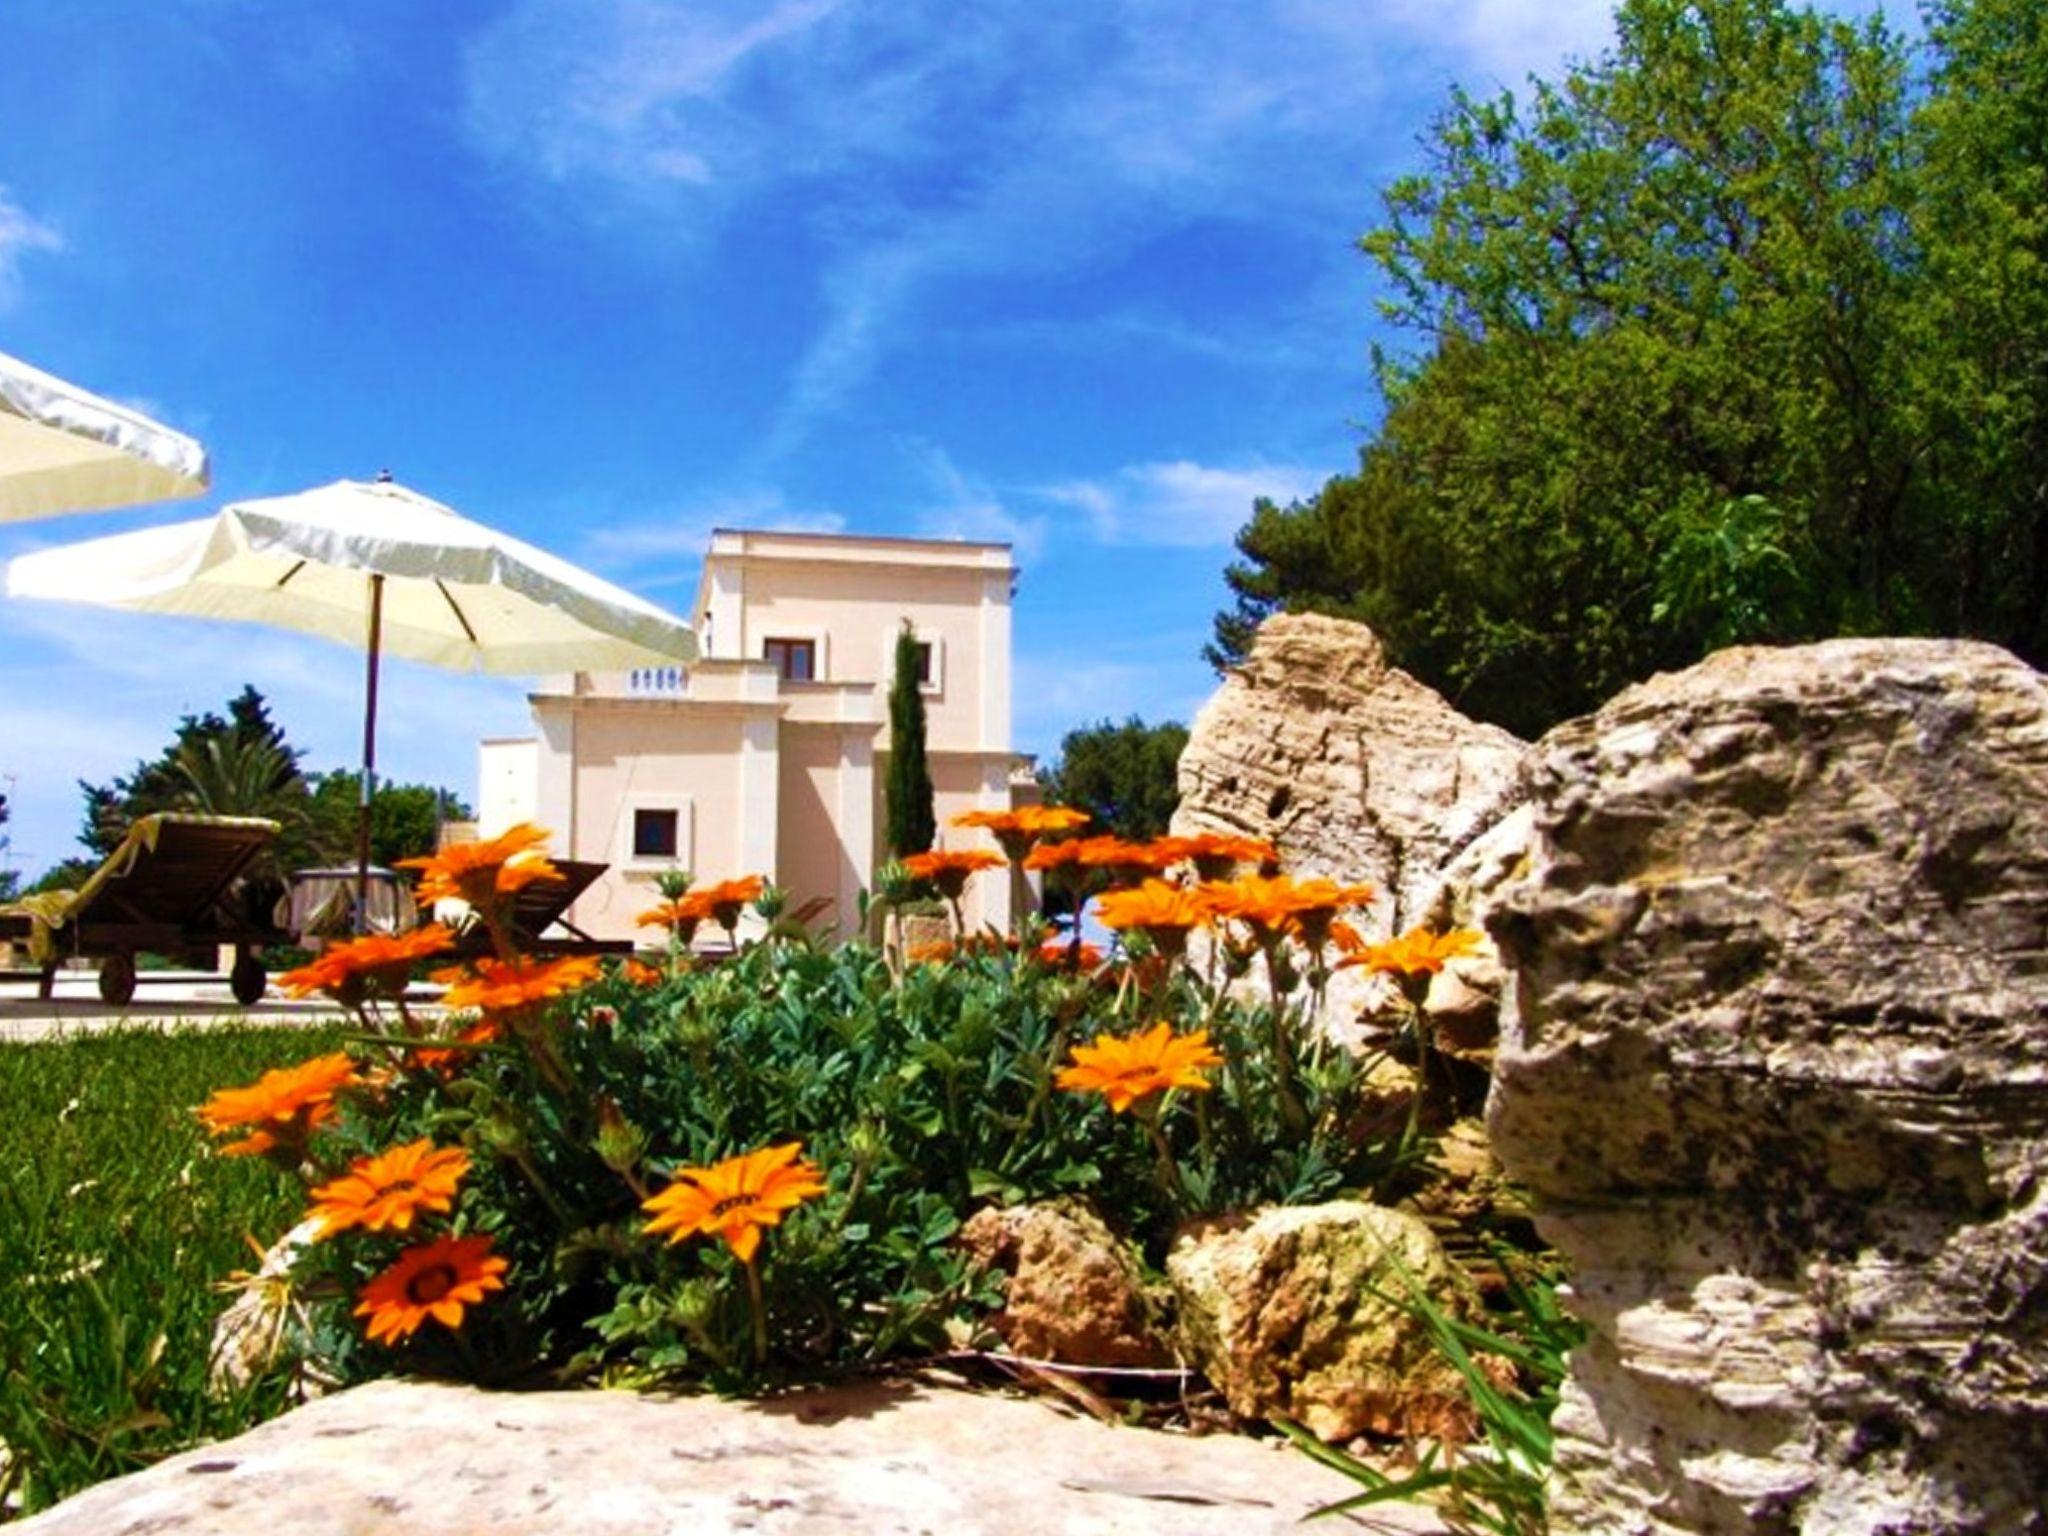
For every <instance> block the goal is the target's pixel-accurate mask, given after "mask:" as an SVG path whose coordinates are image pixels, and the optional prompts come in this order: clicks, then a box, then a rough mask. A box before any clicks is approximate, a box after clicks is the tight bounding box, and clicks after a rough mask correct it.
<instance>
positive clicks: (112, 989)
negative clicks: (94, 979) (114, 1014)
mask: <svg viewBox="0 0 2048 1536" xmlns="http://www.w3.org/2000/svg"><path fill="white" fill-rule="evenodd" d="M134 996H135V957H134V956H133V955H109V956H108V957H107V958H106V959H104V960H102V961H101V962H100V997H101V998H102V999H103V1000H104V1001H106V1002H109V1003H112V1004H113V1005H114V1006H115V1007H116V1008H123V1007H126V1006H127V1004H128V1000H129V999H130V998H132V997H134Z"/></svg>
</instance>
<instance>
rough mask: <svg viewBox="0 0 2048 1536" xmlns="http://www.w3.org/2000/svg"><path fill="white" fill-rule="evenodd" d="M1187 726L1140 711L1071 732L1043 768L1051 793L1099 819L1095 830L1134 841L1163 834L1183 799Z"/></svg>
mask: <svg viewBox="0 0 2048 1536" xmlns="http://www.w3.org/2000/svg"><path fill="white" fill-rule="evenodd" d="M1187 744H1188V730H1187V727H1186V726H1184V725H1182V724H1181V723H1180V722H1179V721H1177V720H1167V721H1162V722H1161V723H1160V724H1158V725H1147V724H1146V723H1145V722H1144V721H1143V720H1141V719H1139V718H1138V717H1137V716H1136V715H1133V716H1131V717H1130V718H1129V719H1128V720H1126V721H1124V722H1123V723H1122V724H1121V725H1119V724H1117V723H1116V722H1114V721H1111V720H1103V721H1099V722H1098V723H1096V724H1094V725H1090V726H1084V727H1082V728H1081V729H1080V730H1077V731H1069V732H1068V733H1067V734H1066V737H1065V738H1064V739H1063V740H1062V741H1061V742H1060V755H1059V759H1058V761H1057V762H1055V763H1053V764H1052V765H1051V766H1050V767H1048V768H1041V769H1040V770H1039V773H1038V781H1039V783H1040V784H1042V785H1043V786H1044V787H1045V794H1046V798H1047V799H1048V800H1050V801H1053V802H1054V803H1056V804H1059V805H1071V806H1076V807H1078V808H1080V809H1081V810H1084V811H1086V812H1088V814H1089V815H1091V816H1093V817H1094V818H1095V830H1100V831H1103V832H1109V833H1113V834H1114V835H1116V836H1118V837H1126V838H1131V839H1134V840H1143V839H1146V838H1153V837H1159V836H1162V835H1164V833H1165V832H1166V829H1167V827H1168V825H1169V824H1170V823H1171V822H1172V820H1173V812H1174V808H1175V807H1176V806H1178V805H1179V804H1180V788H1179V784H1178V782H1177V775H1178V771H1179V767H1180V754H1181V752H1182V750H1183V749H1184V748H1185V747H1186V746H1187Z"/></svg>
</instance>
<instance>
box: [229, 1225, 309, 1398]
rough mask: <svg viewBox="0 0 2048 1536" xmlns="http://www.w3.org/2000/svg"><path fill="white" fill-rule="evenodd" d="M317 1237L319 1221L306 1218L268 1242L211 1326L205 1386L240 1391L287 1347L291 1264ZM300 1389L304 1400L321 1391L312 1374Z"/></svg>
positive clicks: (291, 1311)
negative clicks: (236, 1293) (252, 1270)
mask: <svg viewBox="0 0 2048 1536" xmlns="http://www.w3.org/2000/svg"><path fill="white" fill-rule="evenodd" d="M319 1235H320V1223H319V1222H318V1221H316V1220H313V1219H311V1218H308V1219H307V1220H305V1221H302V1222H300V1223H299V1224H298V1225H297V1226H295V1227H293V1228H292V1229H291V1231H289V1232H287V1233H285V1235H284V1236H283V1237H281V1238H279V1239H278V1240H277V1241H276V1242H275V1243H272V1244H271V1245H270V1248H269V1251H268V1252H266V1253H265V1254H264V1255H263V1262H262V1263H261V1264H259V1265H258V1266H257V1269H256V1273H255V1274H254V1275H252V1276H250V1277H249V1279H248V1281H247V1282H246V1283H245V1284H244V1285H243V1286H242V1292H241V1294H240V1295H239V1296H237V1297H236V1298H235V1299H234V1300H233V1301H232V1302H230V1303H229V1304H228V1307H227V1310H226V1311H224V1312H222V1313H221V1315H220V1317H219V1318H218V1319H217V1320H216V1321H215V1322H214V1325H213V1345H212V1349H211V1351H210V1353H209V1355H208V1367H207V1384H208V1385H209V1386H211V1387H212V1388H213V1390H214V1391H216V1392H222V1393H226V1392H236V1391H239V1390H241V1389H242V1388H244V1387H246V1386H248V1385H249V1383H250V1382H251V1381H253V1380H255V1379H256V1377H257V1376H258V1375H260V1374H261V1373H262V1372H264V1371H266V1370H268V1369H269V1368H270V1367H271V1366H272V1365H274V1364H275V1363H276V1362H277V1359H278V1357H279V1355H280V1354H282V1353H285V1352H287V1351H289V1350H290V1349H291V1347H292V1346H291V1342H290V1338H289V1334H290V1330H291V1325H292V1318H293V1311H294V1301H293V1296H292V1280H291V1271H292V1265H293V1264H294V1263H295V1262H297V1260H298V1257H299V1255H300V1254H301V1253H303V1252H304V1251H305V1250H306V1248H307V1246H308V1245H309V1244H311V1243H313V1242H315V1241H317V1240H318V1238H319ZM303 1386H304V1388H305V1390H306V1395H308V1396H316V1395H318V1393H319V1392H320V1391H322V1390H325V1383H323V1382H322V1381H320V1380H318V1379H317V1378H315V1377H313V1376H307V1377H306V1378H305V1380H304V1382H303Z"/></svg>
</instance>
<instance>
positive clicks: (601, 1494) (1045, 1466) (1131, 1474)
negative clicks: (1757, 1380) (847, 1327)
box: [9, 1381, 1443, 1536]
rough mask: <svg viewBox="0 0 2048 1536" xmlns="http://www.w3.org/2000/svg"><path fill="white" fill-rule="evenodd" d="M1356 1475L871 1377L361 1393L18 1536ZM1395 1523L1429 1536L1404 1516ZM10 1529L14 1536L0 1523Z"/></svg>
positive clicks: (1299, 1483)
mask: <svg viewBox="0 0 2048 1536" xmlns="http://www.w3.org/2000/svg"><path fill="white" fill-rule="evenodd" d="M1357 1491H1358V1489H1357V1485H1356V1484H1355V1483H1352V1482H1350V1481H1349V1480H1347V1479H1346V1478H1344V1477H1342V1476H1340V1475H1338V1474H1337V1473H1334V1472H1331V1471H1329V1470H1328V1469H1327V1468H1324V1467H1320V1466H1317V1465H1316V1464H1315V1463H1313V1462H1311V1461H1309V1460H1308V1459H1307V1458H1306V1457H1304V1456H1301V1455H1300V1454H1298V1453H1297V1452H1294V1451H1292V1450H1289V1449H1285V1448H1281V1447H1276V1446H1274V1445H1272V1444H1260V1443H1258V1442H1255V1441H1252V1440H1248V1439H1243V1438H1240V1437H1237V1436H1230V1435H1212V1436H1206V1437H1203V1438H1200V1439H1197V1438H1193V1437H1190V1436H1185V1435H1169V1434H1164V1433H1161V1432H1159V1431H1156V1430H1144V1429H1127V1428H1111V1427H1108V1426H1106V1425H1102V1424H1098V1423H1096V1422H1094V1421H1093V1420H1087V1419H1079V1418H1074V1417H1068V1416H1064V1415H1061V1414H1059V1413H1057V1412H1055V1411H1053V1410H1052V1409H1051V1408H1048V1407H1046V1406H1044V1405H1043V1404H1040V1403H1035V1402H1023V1401H1018V1400H1016V1399H1010V1398H1000V1397H995V1396H989V1395H978V1394H972V1393H965V1392H958V1391H947V1390H943V1389H933V1388H927V1387H912V1386H908V1385H903V1384H899V1383H891V1382H876V1381H869V1382H865V1383H861V1384H858V1385H854V1386H848V1387H841V1388H834V1389H830V1390H824V1391H812V1392H800V1393H793V1394H790V1395H788V1396H784V1397H778V1398H770V1399H764V1400H760V1401H755V1402H733V1401H725V1400H720V1399H717V1398H712V1397H692V1398H656V1397H641V1396H636V1395H634V1394H631V1393H626V1392H535V1393H491V1392H481V1391H478V1390H476V1389H475V1388H471V1387H456V1386H446V1385H434V1384H429V1383H425V1382H398V1381H386V1382H378V1383H375V1384H373V1385H370V1386H366V1387H357V1388H355V1389H353V1390H352V1391H348V1392H340V1393H336V1394H335V1395H333V1396H332V1397H327V1398H323V1399H321V1400H320V1401H319V1402H317V1403H313V1404H310V1405H308V1406H307V1407H304V1408H300V1409H297V1410H296V1411H294V1412H292V1413H289V1414H287V1415H285V1416H284V1417H283V1418H281V1419H276V1420H273V1421H272V1422H271V1423H269V1424H265V1425H263V1426H261V1427H260V1428H258V1429H254V1430H251V1431H250V1432H249V1433H247V1434H245V1435H240V1436H237V1437H236V1438H235V1439H233V1440H229V1441H225V1442H223V1443H221V1444H218V1445H209V1446H204V1447H202V1448H200V1449H199V1450H196V1451H188V1452H186V1453H185V1454H184V1455H182V1456H175V1457H172V1458H171V1459H170V1460H168V1461H166V1462H163V1463H161V1464H159V1465H157V1466H155V1467H151V1468H150V1469H148V1470H147V1471H143V1472H137V1473H134V1474H132V1475H130V1476H127V1477H122V1478H117V1479H115V1480H114V1481H112V1482H109V1483H102V1484H100V1485H99V1486H98V1487H96V1488H90V1489H87V1490H86V1491H85V1492H83V1493H81V1494H78V1495H76V1496H75V1497H73V1498H71V1499H69V1500H67V1501H66V1502H64V1503H62V1504H60V1505H58V1506H57V1507H56V1508H55V1509H52V1510H49V1511H47V1512H45V1513H44V1514H42V1515H39V1516H37V1517H35V1518H33V1519H31V1520H28V1521H26V1522H25V1523H23V1524H22V1525H21V1526H20V1527H19V1528H18V1529H19V1530H20V1532H21V1536H142V1533H143V1532H148V1533H150V1536H275V1533H279V1532H289V1533H290V1536H475V1533H477V1532H480V1531H488V1532H490V1533H491V1536H563V1533H565V1532H575V1533H577V1536H720V1533H725V1532H741V1531H745V1532H751V1533H755V1536H807V1533H811V1532H818V1531H833V1532H845V1533H847V1536H928V1533H931V1532H938V1531H944V1532H948V1533H958V1536H1041V1533H1044V1532H1054V1531H1064V1532H1076V1533H1079V1532H1086V1533H1089V1536H1150V1533H1159V1536H1259V1533H1263V1532H1272V1533H1275V1536H1278V1533H1280V1532H1283V1531H1293V1530H1297V1529H1299V1528H1300V1527H1299V1522H1300V1521H1301V1519H1302V1517H1303V1516H1305V1515H1307V1514H1308V1513H1310V1512H1311V1511H1312V1510H1314V1509H1316V1508H1317V1507H1318V1506H1320V1505H1323V1504H1327V1503H1331V1502H1334V1501H1335V1500H1338V1499H1341V1498H1344V1497H1347V1496H1348V1495H1350V1494H1353V1493H1356V1492H1357ZM1390 1513H1391V1514H1392V1515H1393V1516H1394V1517H1396V1519H1397V1521H1398V1522H1399V1523H1397V1524H1394V1525H1392V1526H1390V1527H1389V1529H1391V1530H1395V1531H1409V1532H1419V1533H1420V1532H1440V1531H1441V1530H1442V1529H1443V1528H1442V1526H1441V1525H1440V1524H1439V1523H1438V1522H1437V1521H1436V1520H1434V1519H1433V1518H1431V1517H1430V1516H1429V1515H1428V1514H1427V1513H1426V1512H1424V1511H1422V1510H1419V1509H1412V1508H1410V1509H1397V1510H1393V1511H1390ZM9 1529H10V1530H14V1529H16V1528H15V1527H9Z"/></svg>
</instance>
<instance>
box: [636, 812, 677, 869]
mask: <svg viewBox="0 0 2048 1536" xmlns="http://www.w3.org/2000/svg"><path fill="white" fill-rule="evenodd" d="M680 821H681V816H680V815H679V813H678V812H676V811H675V810H673V809H671V808H666V807H662V808H655V809H647V808H642V809H639V810H636V811H634V812H633V857H634V858H636V859H673V858H674V857H675V856H676V848H677V829H678V823H679V822H680Z"/></svg>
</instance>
